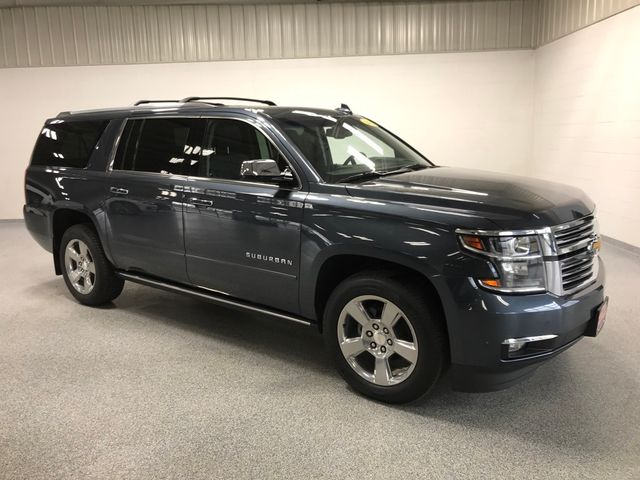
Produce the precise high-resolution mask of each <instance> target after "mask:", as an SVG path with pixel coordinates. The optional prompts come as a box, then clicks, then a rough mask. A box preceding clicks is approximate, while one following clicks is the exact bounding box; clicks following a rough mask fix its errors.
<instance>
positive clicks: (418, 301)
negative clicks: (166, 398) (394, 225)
mask: <svg viewBox="0 0 640 480" xmlns="http://www.w3.org/2000/svg"><path fill="white" fill-rule="evenodd" d="M363 296H376V297H382V298H383V299H385V300H387V301H390V302H392V303H393V304H394V305H395V306H397V307H398V308H399V309H400V310H401V311H402V313H403V314H404V315H403V316H402V317H401V318H403V320H400V321H402V322H404V318H405V317H406V321H407V322H408V323H410V325H411V327H412V329H413V331H412V332H411V335H412V336H415V338H416V340H417V346H418V348H417V360H416V361H415V363H413V367H405V370H404V371H405V373H406V377H405V378H404V379H403V380H401V381H400V383H397V384H393V385H388V386H382V385H377V384H375V383H373V382H374V380H373V379H369V380H368V379H365V378H364V377H363V376H362V375H361V374H359V373H358V372H357V371H356V368H358V367H360V368H362V367H361V366H360V364H361V363H367V362H362V361H360V360H358V366H356V367H352V365H351V364H350V363H349V362H348V361H347V359H346V357H345V355H343V353H342V350H341V347H340V341H339V339H338V336H339V333H338V323H339V321H340V315H341V312H342V311H343V309H344V308H345V307H346V305H347V304H348V303H349V302H351V301H352V300H354V299H357V298H358V297H363ZM364 302H365V303H364V304H366V302H373V307H374V308H375V303H376V300H364ZM352 305H353V304H352ZM380 305H383V303H381V304H380ZM374 316H375V315H374ZM346 318H347V320H345V321H346V322H349V321H351V319H350V317H348V316H347V317H346ZM380 318H382V317H381V316H380ZM378 321H379V320H376V321H375V322H378ZM380 321H381V320H380ZM400 321H398V322H400ZM344 325H345V324H344V323H341V327H340V328H341V329H343V330H344V328H345V327H344ZM380 325H382V324H379V328H380ZM396 325H397V324H396ZM356 327H358V330H357V332H356V333H355V335H356V336H358V335H362V338H363V343H366V342H367V341H368V340H369V339H366V337H365V334H367V336H368V333H372V331H369V330H368V329H366V331H365V328H364V327H361V326H360V324H358V325H356ZM397 328H398V326H396V327H392V330H394V332H392V333H391V334H390V335H395V334H396V333H397V332H396V331H395V330H396V329H397ZM405 328H406V327H405ZM386 331H387V332H388V331H389V330H388V329H387V330H386ZM323 335H324V338H325V343H326V345H327V348H328V350H329V352H330V355H331V356H332V358H333V360H334V362H335V365H336V368H337V369H338V371H339V372H340V374H341V375H342V377H343V378H344V379H345V380H346V381H347V383H348V384H349V385H350V386H351V387H352V388H353V389H354V390H356V391H358V392H360V393H361V394H363V395H365V396H367V397H371V398H373V399H375V400H378V401H381V402H386V403H407V402H414V401H417V400H419V399H421V398H422V397H424V396H425V395H426V394H427V393H428V392H429V390H430V389H431V388H432V387H433V386H434V385H435V383H436V382H437V381H438V378H439V377H440V375H441V373H442V372H443V370H444V368H445V366H446V365H447V358H446V356H447V352H448V348H447V345H448V342H447V337H446V332H445V327H444V319H443V317H442V313H441V309H440V307H439V304H438V302H437V301H436V300H435V299H433V298H429V295H428V291H427V290H426V289H421V288H418V286H417V285H416V282H415V281H412V280H411V279H408V278H406V277H403V276H401V275H397V274H395V273H394V272H386V271H367V272H362V273H358V274H356V275H354V276H351V277H349V278H347V279H346V280H344V281H343V282H342V283H340V285H338V287H336V289H335V290H334V291H333V292H332V293H331V296H330V297H329V301H328V302H327V305H326V309H325V312H324V319H323ZM380 338H382V337H380ZM398 339H399V337H398ZM398 339H395V342H396V345H397V344H398V343H399V342H398V341H397V340H398ZM389 340H390V339H389V338H386V339H384V341H385V342H389ZM373 343H374V344H375V342H373ZM391 345H393V341H392V342H391ZM370 347H371V344H369V346H368V347H366V350H365V351H363V352H362V353H360V354H358V355H359V356H358V357H356V358H358V359H362V358H363V357H361V356H364V357H365V358H364V360H367V356H371V358H373V362H374V364H375V361H376V357H375V356H374V355H373V354H372V353H371V350H372V349H371V348H370ZM358 348H362V347H358ZM387 348H389V347H387ZM381 350H382V347H380V346H379V345H378V347H377V349H373V351H374V353H376V354H380V355H384V354H381V353H380V352H381ZM385 351H388V350H385ZM387 354H388V353H387ZM394 355H395V354H394ZM353 358H354V357H352V359H351V361H352V362H353ZM408 368H412V370H411V371H408V370H406V369H408ZM363 370H364V369H363ZM388 371H391V372H394V371H400V372H402V371H403V370H402V369H401V370H394V369H393V368H391V367H390V368H389V370H388ZM365 373H366V372H365ZM393 375H394V374H393V373H391V377H388V376H387V377H386V378H387V379H388V378H394V377H393ZM373 376H374V377H375V374H374V375H373Z"/></svg>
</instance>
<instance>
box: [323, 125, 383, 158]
mask: <svg viewBox="0 0 640 480" xmlns="http://www.w3.org/2000/svg"><path fill="white" fill-rule="evenodd" d="M324 130H325V135H326V138H327V143H328V144H329V150H330V152H331V162H332V163H333V165H345V164H346V165H349V164H351V165H367V166H369V167H371V168H374V167H375V164H374V162H373V161H372V160H370V159H371V158H375V157H394V156H395V152H394V151H393V149H392V148H391V147H390V146H389V145H387V144H386V143H384V142H382V141H380V139H378V138H375V137H373V136H372V135H370V134H369V133H367V132H365V131H364V130H360V129H359V128H356V127H354V126H352V125H349V124H346V123H343V124H341V125H340V126H339V127H337V130H336V127H334V126H330V127H325V128H324Z"/></svg>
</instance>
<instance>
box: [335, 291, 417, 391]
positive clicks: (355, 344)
mask: <svg viewBox="0 0 640 480" xmlns="http://www.w3.org/2000/svg"><path fill="white" fill-rule="evenodd" d="M338 344H339V345H340V350H341V351H342V355H344V358H345V359H346V360H347V362H348V363H349V365H350V366H351V368H353V370H354V371H355V372H356V373H357V374H358V375H360V376H361V377H362V378H364V379H365V380H367V381H369V382H371V383H373V384H375V385H380V386H391V385H397V384H398V383H400V382H403V381H404V380H406V379H407V378H408V377H409V375H411V372H413V369H414V368H415V366H416V362H417V360H418V341H417V336H416V332H415V331H414V329H413V326H412V325H411V322H410V321H409V319H408V318H407V316H406V315H405V314H404V313H403V312H402V310H400V309H399V308H398V307H397V306H396V305H395V304H394V303H392V302H390V301H389V300H387V299H385V298H382V297H378V296H375V295H362V296H359V297H356V298H354V299H352V300H351V301H349V303H347V304H346V305H345V306H344V308H343V309H342V312H341V313H340V317H339V318H338Z"/></svg>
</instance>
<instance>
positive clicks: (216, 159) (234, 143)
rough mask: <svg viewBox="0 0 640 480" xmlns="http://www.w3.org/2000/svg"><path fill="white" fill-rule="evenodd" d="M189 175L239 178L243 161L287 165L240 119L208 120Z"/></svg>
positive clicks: (270, 144)
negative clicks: (200, 147) (272, 162)
mask: <svg viewBox="0 0 640 480" xmlns="http://www.w3.org/2000/svg"><path fill="white" fill-rule="evenodd" d="M196 160H197V161H196V163H193V167H192V171H191V172H192V173H191V174H192V175H197V176H199V177H212V178H222V179H227V180H240V179H241V177H240V167H241V166H242V162H244V161H246V160H275V161H276V162H278V166H279V167H280V170H281V171H284V170H285V169H286V168H288V165H287V162H286V161H285V159H284V158H283V157H282V155H280V153H279V152H278V149H277V148H276V147H275V146H274V145H273V143H271V141H270V140H269V139H267V137H265V136H264V135H263V134H262V132H260V131H259V130H258V129H256V128H254V127H252V126H251V125H249V124H248V123H246V122H242V121H240V120H221V119H214V120H208V122H207V127H206V134H205V139H204V142H203V147H202V150H201V151H200V152H199V158H198V159H196Z"/></svg>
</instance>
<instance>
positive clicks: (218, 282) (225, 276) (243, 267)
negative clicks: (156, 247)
mask: <svg viewBox="0 0 640 480" xmlns="http://www.w3.org/2000/svg"><path fill="white" fill-rule="evenodd" d="M259 159H271V160H276V161H277V162H278V164H279V166H280V169H281V170H284V169H285V168H291V167H290V165H289V164H288V163H287V161H286V160H285V157H284V156H283V155H282V154H281V152H280V151H279V149H278V148H277V147H276V146H275V145H274V143H273V142H271V141H270V140H269V139H268V138H267V137H266V135H265V134H263V133H262V132H261V131H260V130H259V129H257V128H256V127H255V126H254V125H252V124H250V123H247V122H245V121H240V120H232V119H209V120H208V121H207V126H206V134H205V137H204V141H203V147H202V150H201V155H200V159H199V160H198V162H196V163H194V164H193V170H192V172H191V175H192V176H191V177H189V181H188V186H187V187H186V189H185V200H184V202H185V209H184V226H185V249H186V258H187V271H188V275H189V279H190V280H191V282H192V283H194V284H195V285H198V286H201V287H205V288H209V289H213V290H216V291H218V292H222V293H225V294H228V295H231V296H234V297H237V298H240V299H243V300H247V301H250V302H254V303H258V304H263V305H267V306H270V307H273V308H278V309H281V310H285V311H288V312H297V311H298V308H299V307H298V275H299V268H300V228H301V221H302V216H303V210H304V199H305V196H306V194H305V193H303V192H301V191H300V182H299V180H296V183H295V184H291V185H288V186H287V187H281V186H279V185H277V184H275V183H270V182H268V181H257V180H252V181H247V179H245V178H242V177H241V174H240V167H241V165H242V162H243V161H245V160H259Z"/></svg>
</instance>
